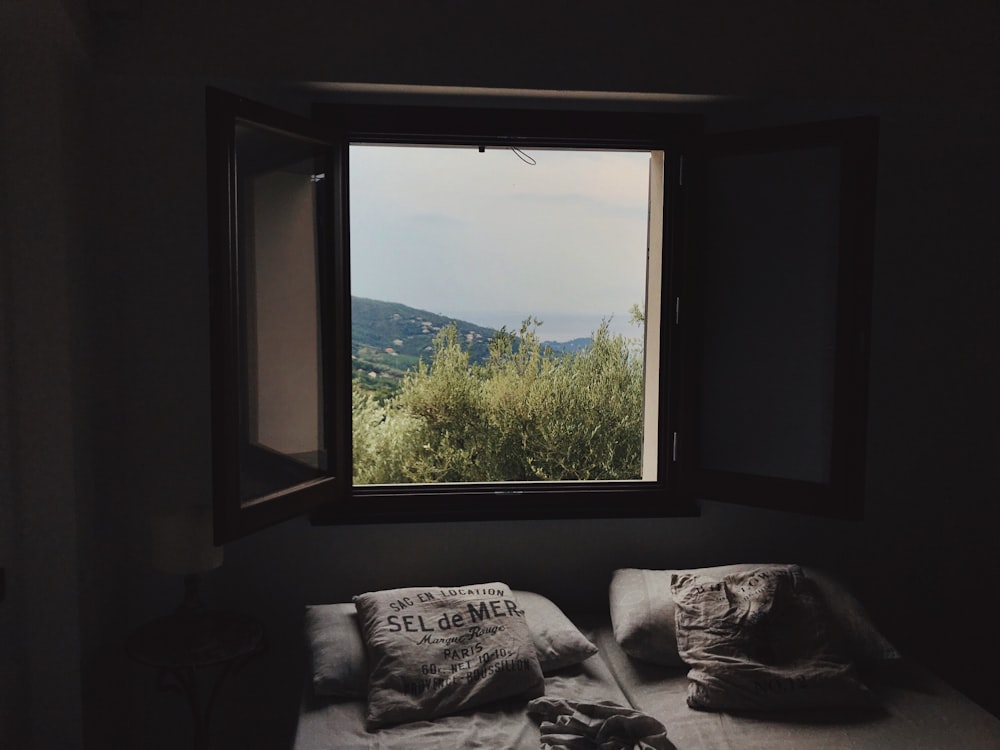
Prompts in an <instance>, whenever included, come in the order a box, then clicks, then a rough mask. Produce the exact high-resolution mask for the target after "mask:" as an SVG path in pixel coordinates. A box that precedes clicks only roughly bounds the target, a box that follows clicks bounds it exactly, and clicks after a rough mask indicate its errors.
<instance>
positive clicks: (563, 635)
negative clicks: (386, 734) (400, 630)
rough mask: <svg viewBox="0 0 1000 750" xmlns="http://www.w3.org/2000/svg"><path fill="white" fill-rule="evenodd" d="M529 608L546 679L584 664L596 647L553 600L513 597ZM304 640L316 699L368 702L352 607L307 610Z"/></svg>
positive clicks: (358, 631) (324, 606)
mask: <svg viewBox="0 0 1000 750" xmlns="http://www.w3.org/2000/svg"><path fill="white" fill-rule="evenodd" d="M513 594H514V599H515V600H517V603H518V604H519V605H520V606H521V608H522V609H524V613H525V617H527V620H528V628H529V629H530V630H531V638H532V641H533V643H534V644H535V652H536V654H537V656H538V663H539V665H541V667H542V673H543V674H546V675H548V674H551V673H553V672H555V671H557V670H560V669H563V668H565V667H569V666H572V665H574V664H579V663H580V662H582V661H584V660H585V659H588V658H590V657H591V656H593V655H594V654H596V653H597V646H595V645H594V644H593V643H592V642H591V641H590V640H589V639H588V638H587V637H586V636H585V635H584V634H583V633H581V632H580V630H579V629H578V628H577V627H576V625H574V624H573V621H572V620H570V619H569V617H567V616H566V615H565V614H564V613H563V611H562V610H561V609H560V608H559V607H558V606H557V605H556V604H555V603H554V602H552V601H551V600H550V599H548V598H547V597H545V596H542V595H541V594H536V593H535V592H533V591H518V590H515V591H514V592H513ZM305 637H306V644H307V646H308V647H309V652H310V654H309V656H310V659H309V661H310V665H311V669H312V689H313V693H315V694H316V695H327V696H334V697H338V698H363V697H365V696H366V695H367V694H368V671H369V668H368V657H367V655H366V654H365V643H364V640H363V639H362V637H361V628H360V626H359V625H358V615H357V608H356V607H355V606H354V603H353V602H346V603H337V604H313V605H309V606H307V607H306V613H305Z"/></svg>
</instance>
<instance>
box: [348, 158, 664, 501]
mask: <svg viewBox="0 0 1000 750" xmlns="http://www.w3.org/2000/svg"><path fill="white" fill-rule="evenodd" d="M350 160H351V171H350V174H351V184H350V194H351V217H350V219H351V289H352V294H353V295H354V296H353V298H352V339H353V340H352V347H353V348H352V355H353V363H354V390H353V392H354V403H353V406H354V481H355V483H356V484H365V485H372V484H382V485H385V484H403V483H414V482H416V483H432V482H448V483H456V482H526V481H570V480H574V481H610V480H641V479H655V478H656V465H655V464H656V459H655V450H653V451H648V450H647V453H646V456H645V458H644V444H645V445H646V447H647V448H648V447H649V445H650V444H652V445H653V446H655V442H654V441H655V432H656V425H655V419H654V420H653V423H652V425H647V424H644V408H643V405H644V402H647V401H648V400H649V399H650V397H651V396H650V393H648V392H647V391H646V383H647V382H653V383H657V382H658V378H657V367H656V365H657V363H656V362H655V361H650V360H649V358H648V357H647V356H646V345H645V336H646V330H645V329H646V323H647V322H649V321H650V320H652V317H651V316H650V315H649V314H647V313H648V311H647V307H648V305H649V304H653V305H654V306H658V305H659V286H658V284H659V275H658V274H655V275H651V276H650V278H651V280H652V283H653V286H648V285H647V231H648V224H649V220H650V209H649V205H650V182H651V177H650V175H651V171H652V172H654V173H655V176H658V177H659V179H660V180H661V181H662V158H660V159H658V160H653V161H654V164H653V165H651V155H650V153H649V152H648V151H647V152H620V151H616V152H608V151H579V150H577V151H567V150H549V149H537V150H535V149H531V150H529V153H525V152H523V151H515V150H512V149H509V148H492V147H491V148H487V149H486V150H485V151H480V150H479V149H476V148H445V147H428V146H373V145H352V146H351V150H350ZM654 181H655V180H654ZM658 195H662V191H661V192H660V193H659V194H658ZM661 212H662V200H661V201H660V203H659V205H658V206H657V207H656V213H657V216H658V217H659V214H660V213H661ZM661 227H662V224H661V223H659V222H657V224H656V230H657V231H659V230H660V228H661ZM652 251H653V252H654V253H656V254H657V258H656V260H657V261H658V260H659V257H658V253H659V251H660V246H659V242H657V243H655V248H653V250H652ZM656 267H657V268H660V266H659V264H658V263H657V266H656ZM658 322H659V318H658V315H657V316H656V317H655V323H656V331H657V332H658V330H659V328H658ZM655 396H656V393H655V391H654V392H653V393H652V397H653V398H654V399H655ZM653 413H654V414H655V408H654V410H653Z"/></svg>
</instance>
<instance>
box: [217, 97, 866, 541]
mask: <svg viewBox="0 0 1000 750" xmlns="http://www.w3.org/2000/svg"><path fill="white" fill-rule="evenodd" d="M207 104H208V110H209V112H208V115H209V117H208V122H209V145H208V148H209V163H208V167H209V181H210V182H209V184H210V190H209V195H210V206H209V211H210V215H209V221H210V226H211V227H212V235H211V238H210V239H211V248H210V251H211V255H212V299H213V307H212V321H213V323H212V325H213V338H212V348H213V362H212V363H213V447H214V451H215V455H214V467H215V494H216V505H217V510H216V535H217V541H219V542H223V541H226V540H228V539H232V538H236V537H239V536H242V535H245V534H247V533H250V532H251V531H253V530H254V529H257V528H260V527H263V526H266V525H269V524H271V523H275V522H277V521H280V520H282V519H283V518H288V517H292V516H294V515H301V514H303V513H310V514H311V517H312V518H313V520H314V522H317V523H359V522H363V523H370V522H383V521H393V522H399V521H430V520H458V519H482V520H491V519H504V518H563V517H611V516H633V517H653V516H670V515H690V514H691V513H693V512H695V508H696V502H695V501H696V500H697V498H699V497H715V498H719V499H725V500H730V501H734V502H747V503H750V504H756V505H766V506H770V507H784V508H789V509H795V510H802V511H808V512H819V513H826V514H831V515H840V516H848V515H851V514H852V513H854V512H855V511H856V509H857V507H858V506H857V503H858V502H859V500H858V498H859V497H860V494H859V492H860V489H859V488H860V487H861V486H862V485H863V464H864V461H863V458H864V421H865V418H864V392H865V389H866V375H867V373H866V366H867V354H866V352H867V342H866V339H865V338H864V337H865V336H866V335H867V325H868V310H867V300H868V288H867V285H866V283H867V282H866V278H867V277H866V274H868V273H869V272H870V271H869V259H870V252H871V247H870V241H871V215H870V210H869V209H867V208H855V207H853V206H854V205H855V204H865V205H869V204H870V202H871V200H872V199H873V192H872V190H871V187H872V182H871V181H872V179H873V174H874V172H873V169H874V152H873V150H872V148H870V146H871V144H872V143H873V131H872V130H871V128H870V123H869V124H865V123H857V122H855V123H853V124H852V123H841V124H840V125H835V126H834V125H825V126H818V127H816V128H800V129H791V130H787V129H786V130H783V131H771V132H769V133H767V134H749V135H747V134H745V135H741V136H737V135H734V136H729V137H727V138H722V137H718V138H715V137H713V138H707V137H706V136H704V135H703V134H702V132H701V118H700V117H698V116H696V115H686V114H685V115H677V114H663V113H652V112H604V111H582V112H581V111H567V110H544V109H531V110H511V109H502V108H465V107H458V108H455V107H410V106H358V105H352V106H344V105H316V106H315V107H314V111H313V114H312V117H311V118H310V119H303V118H295V117H292V116H290V115H287V114H284V113H281V112H279V111H276V110H273V109H270V108H268V107H264V106H261V105H257V104H254V103H252V102H248V101H247V100H245V99H242V98H240V97H236V96H232V95H228V94H225V93H223V92H219V91H216V90H214V89H210V90H209V92H208V99H207ZM845 134H846V135H845ZM803 186H807V187H809V188H810V189H808V190H807V189H805V188H804V187H803ZM765 189H767V190H768V191H771V192H767V193H765V192H764V190H765ZM781 191H786V192H787V193H788V195H787V197H783V198H769V197H767V196H777V195H779V193H780V192H781ZM782 201H785V203H782ZM793 201H797V202H793ZM758 219H759V220H760V224H761V225H762V227H763V229H761V230H760V231H761V232H766V233H765V234H757V231H758V230H750V229H749V228H748V227H749V225H750V224H752V223H754V222H755V221H756V220H758ZM602 241H603V244H601V243H602ZM859 248H860V249H859ZM532 290H534V291H532ZM762 298H766V300H770V301H762ZM501 308H502V309H501ZM584 313H585V314H586V315H587V316H589V317H588V319H584V320H581V321H574V322H572V323H571V322H570V319H571V318H574V317H575V316H578V315H580V314H584ZM505 316H506V317H505ZM748 323H752V325H749V326H748V325H747V324H748ZM574 326H575V327H574ZM858 336H861V337H862V338H861V339H860V341H859V340H858V339H857V337H858ZM844 414H847V415H848V416H847V417H846V418H845V417H844V416H843V415H844ZM750 423H753V424H752V425H751V424H750ZM380 441H381V442H380ZM845 446H848V447H847V448H845ZM764 448H766V449H767V450H769V451H770V453H768V452H767V451H765V450H764ZM772 488H778V491H776V492H775V491H772ZM847 498H850V500H849V501H848V500H847Z"/></svg>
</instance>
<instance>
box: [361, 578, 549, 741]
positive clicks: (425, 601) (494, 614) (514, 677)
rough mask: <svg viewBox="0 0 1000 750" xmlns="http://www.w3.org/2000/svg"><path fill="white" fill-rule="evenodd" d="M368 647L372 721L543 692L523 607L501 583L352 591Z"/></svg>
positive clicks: (399, 720)
mask: <svg viewBox="0 0 1000 750" xmlns="http://www.w3.org/2000/svg"><path fill="white" fill-rule="evenodd" d="M354 604H355V606H356V607H357V611H358V617H359V619H360V625H361V633H362V637H363V638H364V641H365V645H366V647H367V651H368V660H369V664H370V667H371V671H370V673H369V676H368V708H367V713H366V716H365V718H366V723H367V725H368V726H369V728H378V727H384V726H389V725H392V724H400V723H403V722H407V721H416V720H420V719H433V718H435V717H438V716H446V715H448V714H453V713H456V712H458V711H463V710H465V709H469V708H474V707H476V706H481V705H484V704H487V703H491V702H493V701H496V700H499V699H501V698H508V697H512V696H524V697H525V698H536V697H538V696H539V695H541V694H542V693H543V692H544V687H545V683H544V678H543V676H542V669H541V666H540V665H539V663H538V657H537V655H536V653H535V645H534V643H533V641H532V637H531V631H530V630H529V628H528V622H527V619H526V617H525V612H524V609H522V608H521V605H520V604H519V603H518V602H517V600H516V599H515V598H514V596H513V594H512V592H511V590H510V588H509V587H507V585H506V584H503V583H499V582H493V583H481V584H474V585H471V586H458V587H435V586H426V587H412V588H402V589H391V590H387V591H376V592H370V593H366V594H361V595H359V596H356V597H354Z"/></svg>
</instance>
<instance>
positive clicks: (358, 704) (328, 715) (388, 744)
mask: <svg viewBox="0 0 1000 750" xmlns="http://www.w3.org/2000/svg"><path fill="white" fill-rule="evenodd" d="M577 624H578V626H579V627H580V629H581V631H582V632H583V633H584V634H585V635H587V636H588V637H590V638H591V639H593V638H594V635H595V633H596V630H597V627H595V624H594V623H593V622H592V621H591V622H590V623H589V625H588V621H587V620H578V621H577ZM545 695H546V696H549V697H554V698H566V699H569V700H575V701H586V702H596V701H614V702H615V703H618V704H621V705H622V706H628V705H629V704H628V700H627V698H626V697H625V694H624V693H623V692H622V690H621V688H619V686H618V682H617V681H616V680H615V678H614V676H613V675H612V674H611V671H610V669H609V668H608V664H607V662H606V661H604V660H603V659H601V657H600V656H599V655H597V654H595V655H594V656H592V657H590V658H589V659H587V660H586V661H584V662H583V663H582V664H579V665H577V666H575V667H567V668H566V669H562V670H559V671H558V672H556V673H554V674H552V675H550V676H547V677H546V678H545ZM526 706H527V700H526V699H523V698H522V699H515V700H511V701H505V702H502V703H498V704H494V705H490V706H488V707H484V709H481V710H478V711H469V712H465V713H462V714H458V715H455V716H446V717H443V718H440V719H435V720H434V721H415V722H410V723H407V724H401V725H399V726H395V727H387V728H385V729H380V730H378V731H374V732H369V731H367V730H366V729H365V722H364V716H365V702H364V701H361V700H356V701H352V700H335V699H324V698H319V697H316V696H313V695H312V692H311V690H309V689H308V687H307V688H306V690H305V691H304V692H303V699H302V704H301V709H300V712H299V723H298V728H297V730H296V736H295V744H294V750H425V749H426V750H430V749H431V748H433V749H434V750H442V748H445V749H447V750H452V749H454V750H465V749H466V748H469V749H471V750H479V749H481V750H539V747H540V741H539V738H540V733H539V731H538V725H537V724H536V723H535V722H534V721H532V719H531V718H530V717H529V716H528V714H527V712H526V710H525V707H526Z"/></svg>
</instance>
